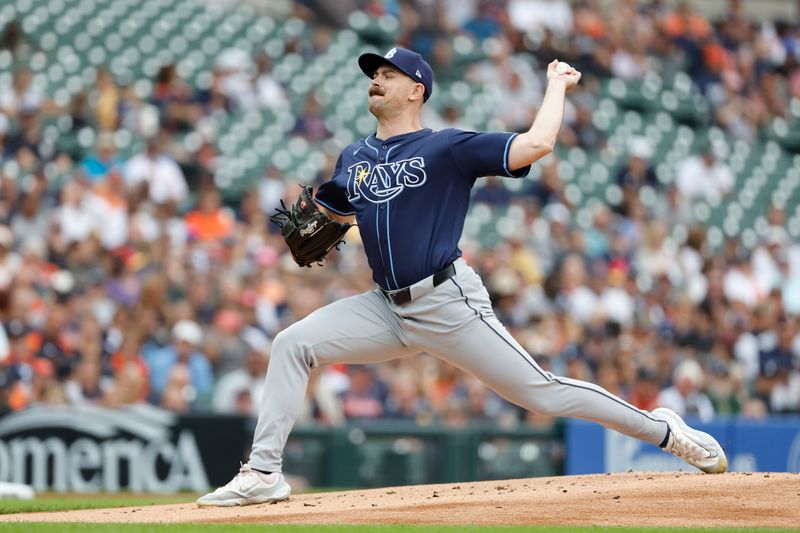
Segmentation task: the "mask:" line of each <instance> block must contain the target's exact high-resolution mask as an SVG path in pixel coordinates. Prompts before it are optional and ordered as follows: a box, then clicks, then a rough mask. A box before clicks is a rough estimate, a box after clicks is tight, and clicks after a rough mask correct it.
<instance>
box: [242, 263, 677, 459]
mask: <svg viewBox="0 0 800 533" xmlns="http://www.w3.org/2000/svg"><path fill="white" fill-rule="evenodd" d="M455 266H456V275H455V276H454V277H452V278H451V279H449V280H447V281H445V282H444V283H442V284H441V285H439V286H438V287H435V288H434V287H433V282H432V279H431V278H426V279H425V280H422V281H421V282H419V283H417V284H415V285H413V286H412V296H413V297H414V300H413V301H411V302H408V303H406V304H404V305H399V306H398V305H395V304H394V303H393V302H391V301H389V299H388V298H386V296H384V295H383V294H382V293H381V292H380V290H377V289H376V290H374V291H370V292H366V293H363V294H359V295H357V296H352V297H349V298H345V299H342V300H339V301H336V302H333V303H331V304H330V305H326V306H325V307H323V308H321V309H318V310H317V311H315V312H313V313H311V314H310V315H308V316H307V317H306V318H304V319H303V320H300V321H299V322H296V323H295V324H293V325H292V326H290V327H288V328H287V329H285V330H284V331H282V332H280V333H279V334H278V335H277V336H276V337H275V340H274V343H273V345H272V355H271V357H270V362H269V370H268V371H267V378H266V384H265V387H264V395H263V397H262V400H261V410H260V414H259V417H258V424H257V426H256V430H255V437H254V440H253V448H252V451H251V453H250V461H249V463H250V466H251V467H253V468H256V469H258V470H265V471H269V472H280V471H281V455H282V452H283V448H284V446H285V444H286V439H287V438H288V437H289V432H290V431H291V429H292V426H293V425H294V422H295V420H296V419H297V416H298V415H299V413H300V410H301V408H302V405H303V401H304V398H305V394H306V388H307V386H308V378H309V372H310V369H312V368H316V367H320V366H322V365H328V364H333V363H349V364H355V363H361V364H364V363H378V362H381V361H388V360H390V359H395V358H398V357H404V356H409V355H413V354H417V353H420V352H427V353H429V354H431V355H433V356H435V357H438V358H440V359H442V360H444V361H446V362H448V363H450V364H452V365H455V366H456V367H458V368H460V369H461V370H463V371H465V372H467V373H469V374H472V375H473V376H475V377H477V378H479V379H480V380H482V381H483V382H484V383H486V384H487V385H488V386H489V387H491V388H492V389H494V390H495V391H496V392H497V393H498V394H499V395H500V396H502V397H503V398H505V399H506V400H508V401H510V402H513V403H515V404H517V405H519V406H521V407H523V408H525V409H528V410H530V411H535V412H538V413H543V414H549V415H554V416H563V417H574V418H582V419H585V420H591V421H593V422H597V423H599V424H602V425H604V426H606V427H609V428H611V429H615V430H617V431H619V432H621V433H624V434H626V435H630V436H632V437H636V438H638V439H641V440H643V441H646V442H649V443H651V444H655V445H659V444H661V443H662V441H664V439H665V437H666V434H667V424H666V422H664V421H662V420H657V419H656V418H654V417H653V416H652V415H651V414H650V413H649V412H647V411H642V410H641V409H637V408H636V407H634V406H632V405H630V404H629V403H627V402H625V401H624V400H622V399H620V398H618V397H616V396H614V395H613V394H611V393H609V392H608V391H606V390H605V389H603V388H602V387H598V386H597V385H594V384H592V383H587V382H584V381H578V380H574V379H569V378H564V377H558V376H554V375H553V374H551V373H550V372H545V371H544V370H542V369H541V368H540V367H539V365H537V364H536V362H535V361H534V360H533V358H532V357H531V356H530V355H529V354H528V353H527V352H526V351H525V350H524V349H523V348H522V346H520V344H519V343H518V342H517V341H515V340H514V338H513V337H512V336H511V335H510V334H509V333H508V332H507V331H506V330H505V328H504V327H503V325H502V324H500V322H499V321H498V320H497V317H496V316H495V314H494V312H493V310H492V307H491V304H490V302H489V294H488V293H487V291H486V289H485V288H484V286H483V283H482V282H481V279H480V277H479V276H478V275H477V274H476V273H475V271H474V270H473V269H472V268H470V267H469V266H468V265H467V264H466V262H465V261H464V260H463V259H459V260H457V261H456V262H455Z"/></svg>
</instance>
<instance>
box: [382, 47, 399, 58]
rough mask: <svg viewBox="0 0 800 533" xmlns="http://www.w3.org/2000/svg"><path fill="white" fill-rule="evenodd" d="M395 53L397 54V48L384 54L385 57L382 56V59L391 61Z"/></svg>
mask: <svg viewBox="0 0 800 533" xmlns="http://www.w3.org/2000/svg"><path fill="white" fill-rule="evenodd" d="M396 53H397V48H392V49H391V50H389V51H388V52H386V55H385V56H383V57H385V58H386V59H391V58H393V57H394V55H395V54H396Z"/></svg>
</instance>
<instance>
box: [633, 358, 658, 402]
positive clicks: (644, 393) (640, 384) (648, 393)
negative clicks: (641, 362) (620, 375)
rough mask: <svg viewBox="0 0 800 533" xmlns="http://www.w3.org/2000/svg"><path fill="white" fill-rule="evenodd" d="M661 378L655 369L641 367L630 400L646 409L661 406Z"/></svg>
mask: <svg viewBox="0 0 800 533" xmlns="http://www.w3.org/2000/svg"><path fill="white" fill-rule="evenodd" d="M659 392H660V387H659V379H658V372H657V371H656V370H655V369H652V368H647V367H643V368H641V369H639V372H638V375H637V379H636V382H635V383H634V386H633V390H632V391H631V393H630V395H629V396H628V401H629V402H630V403H631V404H633V405H635V406H636V407H638V408H639V409H644V410H645V411H652V410H653V409H655V408H656V407H658V406H659V399H658V396H659Z"/></svg>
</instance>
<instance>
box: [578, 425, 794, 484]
mask: <svg viewBox="0 0 800 533" xmlns="http://www.w3.org/2000/svg"><path fill="white" fill-rule="evenodd" d="M687 422H689V423H690V424H691V425H692V426H693V427H696V428H698V429H700V430H702V431H705V432H707V433H710V434H711V435H713V436H714V437H715V438H716V439H717V440H718V441H719V442H720V443H721V444H722V446H723V448H725V451H726V453H727V455H728V462H729V467H730V469H731V470H733V471H737V472H800V417H797V416H786V417H772V418H767V419H765V420H759V421H755V420H742V419H737V418H728V419H720V420H717V421H714V422H709V423H700V422H697V421H691V420H687ZM564 442H565V446H566V452H567V453H566V458H565V461H564V473H565V474H593V473H601V472H626V471H628V470H636V471H642V470H681V469H682V470H686V469H687V466H686V464H685V463H684V462H683V461H681V460H680V459H677V458H676V457H673V456H671V455H669V454H665V453H663V452H662V451H661V450H659V449H658V448H657V447H655V446H651V445H649V444H645V443H643V442H641V441H638V440H636V439H632V438H630V437H626V436H624V435H621V434H619V433H617V432H615V431H611V430H607V429H605V428H603V427H601V426H598V425H597V424H592V423H589V422H583V421H580V420H570V421H568V422H566V424H565V428H564Z"/></svg>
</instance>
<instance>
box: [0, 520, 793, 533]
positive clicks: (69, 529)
mask: <svg viewBox="0 0 800 533" xmlns="http://www.w3.org/2000/svg"><path fill="white" fill-rule="evenodd" d="M0 531H9V532H19V533H101V532H106V531H113V532H115V533H116V532H120V533H189V532H195V531H199V532H201V533H222V532H223V531H232V532H234V533H264V532H269V533H456V532H458V533H523V532H534V533H539V532H545V531H555V532H557V533H593V532H599V533H612V532H619V533H695V532H696V533H710V532H711V533H713V532H718V531H736V533H762V532H763V533H766V532H768V531H775V530H774V529H752V528H749V529H731V528H720V529H714V528H624V527H592V526H587V527H527V526H525V527H523V526H517V527H512V526H406V525H384V526H364V525H335V526H310V525H266V524H245V525H233V524H213V525H212V524H207V525H206V524H203V525H201V524H165V525H160V524H43V523H32V522H28V523H20V524H0ZM781 531H782V532H783V531H788V532H792V531H793V532H797V531H800V530H797V529H782V530H781Z"/></svg>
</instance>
